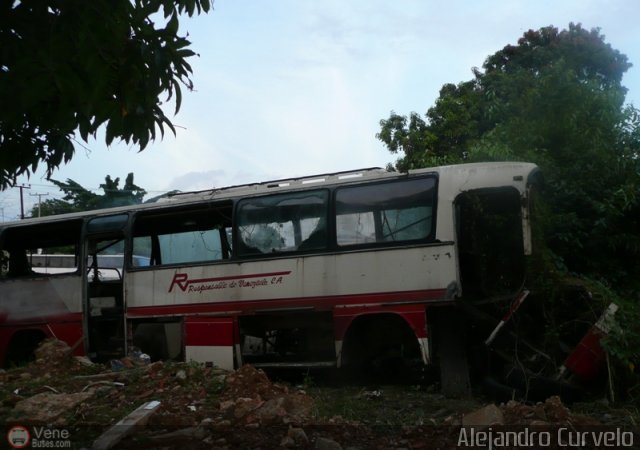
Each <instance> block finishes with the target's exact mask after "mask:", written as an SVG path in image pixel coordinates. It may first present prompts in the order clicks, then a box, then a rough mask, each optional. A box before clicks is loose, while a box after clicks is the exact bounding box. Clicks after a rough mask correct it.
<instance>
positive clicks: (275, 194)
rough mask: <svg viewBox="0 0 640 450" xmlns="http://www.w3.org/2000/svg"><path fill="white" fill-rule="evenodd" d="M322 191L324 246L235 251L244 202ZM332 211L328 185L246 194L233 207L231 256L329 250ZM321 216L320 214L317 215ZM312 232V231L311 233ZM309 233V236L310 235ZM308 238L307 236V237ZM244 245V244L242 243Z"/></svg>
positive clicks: (258, 257) (267, 255)
mask: <svg viewBox="0 0 640 450" xmlns="http://www.w3.org/2000/svg"><path fill="white" fill-rule="evenodd" d="M320 192H322V193H324V194H325V196H326V204H325V210H324V220H325V236H324V244H325V245H324V246H322V247H316V248H308V249H300V248H295V249H292V250H284V251H278V252H271V253H262V252H260V253H245V254H239V252H238V251H237V250H238V249H239V248H240V243H241V241H242V237H241V230H240V228H241V227H240V216H241V214H240V212H239V210H240V208H241V206H242V204H243V203H244V202H249V201H252V200H256V199H264V198H274V197H286V196H287V195H299V194H305V193H306V194H309V193H320ZM332 211H333V192H332V189H330V188H328V187H313V188H310V189H300V190H290V191H279V192H271V193H267V194H263V195H255V196H247V197H243V198H240V199H237V200H236V202H235V205H234V209H233V251H232V258H233V259H238V260H245V259H264V258H278V257H287V256H291V255H298V254H301V255H304V254H308V253H324V252H327V251H331V250H332V249H333V248H334V243H333V237H334V233H333V230H334V227H333V223H332ZM319 217H320V218H322V216H319ZM311 234H313V232H312V233H311ZM311 234H310V235H309V236H311ZM307 239H308V237H307ZM305 240H306V239H303V240H302V241H301V243H300V244H299V245H302V244H303V243H304V241H305ZM243 245H244V244H243Z"/></svg>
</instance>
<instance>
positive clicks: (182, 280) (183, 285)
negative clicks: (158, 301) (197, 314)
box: [169, 273, 189, 292]
mask: <svg viewBox="0 0 640 450" xmlns="http://www.w3.org/2000/svg"><path fill="white" fill-rule="evenodd" d="M176 284H177V285H178V287H179V288H180V289H181V290H182V291H183V292H184V291H186V290H187V286H189V275H187V274H186V273H176V274H175V275H174V276H173V280H171V285H170V286H169V292H171V291H173V286H175V285H176Z"/></svg>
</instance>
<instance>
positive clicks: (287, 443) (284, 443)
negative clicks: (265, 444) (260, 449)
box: [280, 436, 296, 448]
mask: <svg viewBox="0 0 640 450" xmlns="http://www.w3.org/2000/svg"><path fill="white" fill-rule="evenodd" d="M295 446H296V441H294V440H293V439H292V438H290V437H289V436H285V437H283V438H282V440H281V441H280V447H284V448H292V447H295Z"/></svg>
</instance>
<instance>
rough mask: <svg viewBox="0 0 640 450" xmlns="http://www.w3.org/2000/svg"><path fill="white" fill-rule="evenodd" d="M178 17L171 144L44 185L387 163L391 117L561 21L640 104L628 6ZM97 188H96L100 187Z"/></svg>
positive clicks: (218, 181)
mask: <svg viewBox="0 0 640 450" xmlns="http://www.w3.org/2000/svg"><path fill="white" fill-rule="evenodd" d="M214 8H215V9H214V10H213V11H212V12H210V13H209V14H207V15H204V16H200V17H197V18H192V19H188V18H186V17H185V18H183V20H182V22H181V27H180V29H181V32H182V33H187V32H188V33H189V37H190V40H191V41H192V43H193V45H192V48H193V49H194V50H195V51H196V52H197V53H198V54H199V55H200V56H199V57H197V58H192V59H191V64H192V66H193V70H194V74H193V81H194V84H195V91H194V92H190V93H188V92H185V93H184V98H183V105H182V109H181V111H180V113H179V114H178V115H177V116H176V117H174V118H173V121H174V124H175V125H177V126H178V133H177V136H175V137H174V136H173V135H172V134H171V133H170V132H169V133H168V134H166V135H165V138H164V140H162V141H157V142H155V143H154V144H152V145H150V146H149V147H148V148H147V149H146V150H145V151H144V152H141V153H138V152H137V149H136V148H135V147H132V146H127V145H122V144H119V145H113V146H111V147H110V148H107V147H106V146H105V145H104V144H102V143H101V142H100V140H97V141H93V142H90V143H89V144H87V145H86V149H82V148H77V150H76V154H75V157H74V159H73V160H72V162H71V163H70V164H67V165H66V166H63V167H62V168H60V169H59V170H58V171H57V172H56V173H55V175H54V176H53V178H54V179H57V180H61V181H64V180H66V179H68V178H71V179H73V180H75V181H77V182H79V183H80V184H81V185H83V186H85V187H87V188H90V189H95V190H97V189H98V186H99V184H100V183H102V182H103V181H104V177H105V176H106V175H107V174H108V175H111V176H112V177H113V178H115V177H120V178H121V180H122V181H121V183H123V182H124V178H125V177H126V175H127V173H129V172H134V174H135V182H136V184H138V185H139V186H141V187H143V188H145V189H146V190H147V191H149V195H150V196H155V195H158V194H160V193H162V192H165V191H168V190H172V189H180V190H194V189H206V188H211V187H219V186H226V185H230V184H239V183H247V182H256V181H266V180H270V179H277V178H286V177H292V176H302V175H311V174H317V173H326V172H335V171H341V170H349V169H357V168H363V167H371V166H385V165H386V164H387V163H388V162H392V161H394V160H395V158H396V156H395V155H391V154H390V153H388V152H387V151H386V149H385V147H384V146H383V145H382V143H381V142H379V141H378V140H377V139H376V138H375V134H376V132H377V131H378V130H379V121H380V120H381V119H384V118H387V117H388V116H389V113H390V112H391V110H393V111H395V112H397V113H399V114H408V113H410V112H411V111H416V112H419V113H421V114H423V113H424V112H425V111H426V110H427V109H428V108H429V107H430V106H432V105H433V102H434V101H435V99H436V98H437V96H438V92H439V90H440V88H441V87H442V85H443V84H445V83H459V82H461V81H467V80H469V79H471V77H472V73H471V69H472V68H473V67H480V66H482V63H483V61H484V59H485V58H486V57H487V56H489V55H490V54H493V53H495V52H496V51H497V50H499V49H501V48H502V47H504V46H505V45H507V44H515V43H516V42H517V40H518V38H519V37H521V36H522V34H523V33H524V32H525V31H526V30H528V29H538V28H541V27H543V26H547V25H554V26H556V27H558V28H566V27H567V26H568V24H569V22H576V23H581V24H582V25H583V27H585V28H588V29H589V28H593V27H599V28H600V29H601V32H602V33H603V34H604V35H605V37H606V42H608V43H609V44H611V46H612V47H613V48H615V49H617V50H619V51H621V52H622V53H624V54H625V55H627V56H628V58H629V60H630V62H631V63H632V64H633V65H634V67H632V68H631V69H630V70H629V71H628V72H627V74H626V76H625V78H624V80H623V84H624V85H625V86H626V87H627V88H628V89H629V92H628V94H627V102H628V103H633V104H634V105H636V106H639V107H640V27H638V25H637V19H638V17H640V2H638V1H637V0H553V1H548V0H536V1H524V0H505V1H488V0H474V1H472V0H468V1H462V0H458V1H456V0H453V1H451V0H449V1H447V2H442V1H436V0H398V1H395V2H389V1H381V0H348V1H345V0H340V1H338V0H325V1H322V2H319V1H313V0H274V1H270V2H267V1H264V0H253V1H249V0H216V2H215V4H214ZM20 182H21V183H22V182H23V183H25V184H30V185H31V189H30V190H25V191H24V192H25V210H29V209H30V208H31V206H32V205H33V204H34V203H35V202H36V201H37V198H38V197H37V195H35V194H48V195H46V196H43V197H41V198H42V200H46V199H51V198H56V197H61V196H62V195H61V193H60V192H59V191H58V190H57V188H55V187H54V186H52V185H51V184H50V182H48V181H47V180H46V179H45V178H44V177H43V175H42V173H36V174H35V175H33V176H32V177H31V178H30V179H26V178H21V179H20ZM99 192H100V193H101V191H99ZM0 213H2V216H1V217H0V220H13V219H15V218H17V217H18V216H19V213H20V202H19V191H18V189H9V190H7V191H4V192H0Z"/></svg>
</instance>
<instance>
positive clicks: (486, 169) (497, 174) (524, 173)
mask: <svg viewBox="0 0 640 450" xmlns="http://www.w3.org/2000/svg"><path fill="white" fill-rule="evenodd" d="M535 171H537V166H536V165H535V164H533V163H525V162H488V163H469V164H456V165H450V166H440V167H432V168H425V169H417V170H410V171H409V172H408V173H400V172H389V171H387V170H384V169H382V168H379V167H374V168H367V169H359V170H353V171H345V172H335V173H327V174H318V175H311V176H304V177H297V178H286V179H281V180H272V181H265V182H260V183H249V184H242V185H236V186H228V187H221V188H212V189H207V190H203V191H196V192H182V193H177V194H174V195H171V196H168V197H163V198H161V199H160V200H158V201H157V202H153V203H142V204H136V205H131V206H122V207H115V208H107V209H100V210H91V211H86V212H79V213H69V214H60V215H55V216H45V217H41V218H28V219H24V220H19V221H13V222H5V223H3V224H0V229H2V228H5V227H12V226H16V225H35V224H38V223H48V222H52V221H58V220H60V221H62V220H70V219H74V218H78V219H80V218H83V217H90V216H94V215H111V214H118V213H125V212H128V211H139V210H152V209H158V208H166V207H168V206H179V205H189V204H197V203H201V202H208V201H215V200H224V199H227V200H230V199H237V198H243V197H250V196H255V195H263V194H267V193H272V192H287V191H296V190H303V189H311V188H320V187H329V186H337V185H342V184H349V183H359V182H364V181H373V180H386V179H394V178H402V177H406V176H412V175H420V174H428V173H435V174H439V178H440V181H439V189H440V190H441V192H448V191H451V192H462V191H466V190H471V189H479V188H484V187H497V186H505V185H518V186H521V187H522V188H524V186H525V185H526V183H527V181H528V178H529V176H530V175H531V174H532V173H533V172H535ZM443 188H444V189H443Z"/></svg>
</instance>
